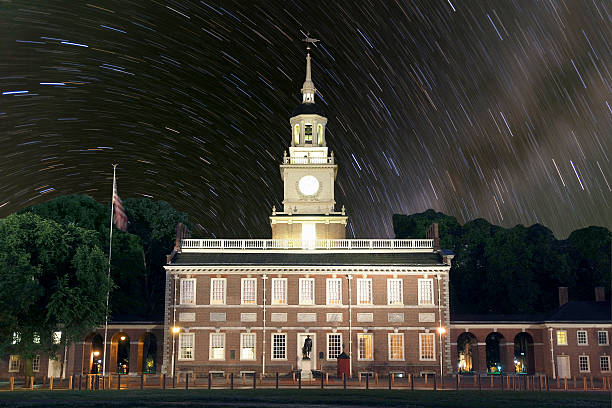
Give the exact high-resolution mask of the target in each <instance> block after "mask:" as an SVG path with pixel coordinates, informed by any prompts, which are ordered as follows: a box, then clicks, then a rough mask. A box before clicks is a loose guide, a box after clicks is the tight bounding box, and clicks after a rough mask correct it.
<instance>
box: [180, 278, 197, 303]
mask: <svg viewBox="0 0 612 408" xmlns="http://www.w3.org/2000/svg"><path fill="white" fill-rule="evenodd" d="M195 283H196V280H195V279H181V304H182V305H195Z"/></svg>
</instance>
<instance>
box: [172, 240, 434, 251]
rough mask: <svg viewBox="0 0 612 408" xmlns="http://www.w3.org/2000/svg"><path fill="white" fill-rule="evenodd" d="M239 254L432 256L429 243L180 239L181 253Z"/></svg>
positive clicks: (411, 241) (428, 241)
mask: <svg viewBox="0 0 612 408" xmlns="http://www.w3.org/2000/svg"><path fill="white" fill-rule="evenodd" d="M211 250H212V251H215V252H217V251H237V250H238V251H241V250H271V251H274V250H320V251H330V250H341V251H404V252H432V251H433V250H434V240H433V239H316V240H306V241H302V240H297V239H295V240H294V239H183V240H181V251H182V252H201V251H211Z"/></svg>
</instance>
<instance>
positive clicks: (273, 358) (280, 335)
mask: <svg viewBox="0 0 612 408" xmlns="http://www.w3.org/2000/svg"><path fill="white" fill-rule="evenodd" d="M270 337H271V339H270V359H271V360H274V361H287V333H272V334H271V335H270ZM276 337H279V338H280V337H284V338H285V347H284V349H283V354H284V355H285V356H284V357H274V339H275V338H276Z"/></svg>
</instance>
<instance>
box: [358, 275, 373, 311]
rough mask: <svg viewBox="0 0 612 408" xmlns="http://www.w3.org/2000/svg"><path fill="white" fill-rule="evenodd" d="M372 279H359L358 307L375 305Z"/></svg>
mask: <svg viewBox="0 0 612 408" xmlns="http://www.w3.org/2000/svg"><path fill="white" fill-rule="evenodd" d="M372 292H373V290H372V278H358V279H357V305H358V306H363V305H371V304H372V303H373V298H372V296H373V294H372Z"/></svg>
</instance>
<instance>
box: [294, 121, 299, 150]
mask: <svg viewBox="0 0 612 408" xmlns="http://www.w3.org/2000/svg"><path fill="white" fill-rule="evenodd" d="M293 138H294V140H295V143H294V144H296V145H298V144H300V125H295V127H294V128H293Z"/></svg>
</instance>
